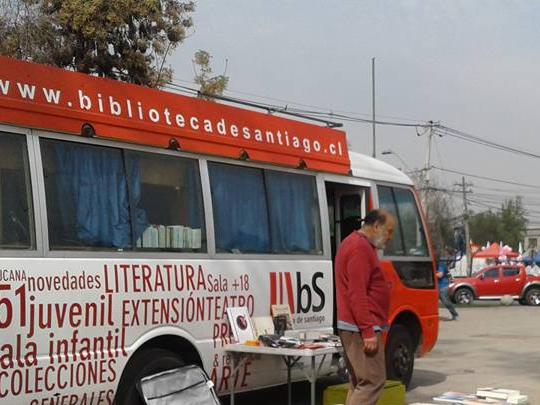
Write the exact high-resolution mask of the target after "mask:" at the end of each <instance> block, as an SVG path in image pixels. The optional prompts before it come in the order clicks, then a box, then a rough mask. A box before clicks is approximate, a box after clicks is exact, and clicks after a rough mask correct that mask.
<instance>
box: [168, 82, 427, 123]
mask: <svg viewBox="0 0 540 405" xmlns="http://www.w3.org/2000/svg"><path fill="white" fill-rule="evenodd" d="M164 87H165V88H168V89H173V90H177V91H183V92H187V93H188V94H190V95H199V94H200V92H199V90H197V89H194V88H192V87H188V86H183V85H180V84H176V83H174V82H168V83H167V84H166V85H165V86H164ZM210 97H213V98H216V99H219V100H223V101H229V102H232V103H238V104H243V105H248V106H251V107H255V108H261V109H266V110H268V111H272V112H276V113H281V114H289V115H295V116H301V117H303V118H308V119H312V120H316V121H324V122H328V121H327V120H325V118H327V119H328V120H335V119H338V120H340V121H347V122H359V123H364V124H373V123H375V124H377V125H387V126H396V127H409V128H431V127H433V125H434V124H433V123H429V122H428V123H423V122H420V121H419V122H418V123H415V124H412V123H406V122H400V121H383V120H372V119H367V118H361V117H358V116H354V115H348V114H341V113H334V112H332V111H329V112H325V111H316V110H305V109H301V108H294V107H289V106H288V105H285V106H279V105H275V104H268V103H261V102H255V101H252V100H247V99H242V98H237V97H227V96H214V95H211V96H210ZM316 108H317V107H316Z"/></svg>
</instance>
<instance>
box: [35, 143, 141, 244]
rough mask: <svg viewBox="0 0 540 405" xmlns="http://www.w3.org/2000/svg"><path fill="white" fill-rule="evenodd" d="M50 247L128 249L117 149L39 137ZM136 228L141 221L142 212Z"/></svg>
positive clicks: (125, 193) (124, 182)
mask: <svg viewBox="0 0 540 405" xmlns="http://www.w3.org/2000/svg"><path fill="white" fill-rule="evenodd" d="M40 143H41V154H42V157H43V175H44V178H45V195H46V201H47V217H48V226H49V245H50V247H51V249H89V248H94V249H96V248H97V249H119V250H121V249H127V248H130V247H131V246H132V240H133V236H132V233H131V232H132V230H131V226H132V222H131V217H130V210H129V195H128V184H127V179H126V174H125V171H124V164H123V161H122V152H121V150H120V149H116V148H108V147H102V146H94V145H87V144H79V143H73V142H64V141H56V140H51V139H41V140H40ZM136 226H137V229H138V230H137V232H138V233H142V231H143V230H144V228H145V226H146V219H145V218H144V215H142V213H141V215H140V217H139V218H138V222H137V223H136Z"/></svg>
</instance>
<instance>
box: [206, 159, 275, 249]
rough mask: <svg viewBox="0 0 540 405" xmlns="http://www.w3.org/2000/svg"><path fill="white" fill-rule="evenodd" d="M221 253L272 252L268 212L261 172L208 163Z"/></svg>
mask: <svg viewBox="0 0 540 405" xmlns="http://www.w3.org/2000/svg"><path fill="white" fill-rule="evenodd" d="M208 167H209V171H210V183H211V188H212V206H213V207H214V226H215V229H216V249H217V250H218V251H220V252H233V253H235V252H237V253H241V252H246V253H247V252H251V253H269V252H270V237H269V229H268V214H267V212H268V210H267V206H266V196H265V191H264V182H263V173H262V170H260V169H252V168H248V167H238V166H231V165H223V164H216V163H211V164H209V166H208Z"/></svg>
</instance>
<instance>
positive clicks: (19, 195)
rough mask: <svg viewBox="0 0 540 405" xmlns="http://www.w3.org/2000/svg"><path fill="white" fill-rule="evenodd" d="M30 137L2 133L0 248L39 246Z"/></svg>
mask: <svg viewBox="0 0 540 405" xmlns="http://www.w3.org/2000/svg"><path fill="white" fill-rule="evenodd" d="M33 215H34V214H33V206H32V192H31V186H30V175H29V164H28V153H27V149H26V139H25V137H24V136H22V135H16V134H7V133H4V132H2V133H0V249H32V248H35V238H34V223H33Z"/></svg>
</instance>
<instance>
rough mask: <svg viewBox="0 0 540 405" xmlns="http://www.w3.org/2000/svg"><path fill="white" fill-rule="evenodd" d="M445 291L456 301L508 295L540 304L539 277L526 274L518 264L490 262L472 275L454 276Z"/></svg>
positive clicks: (464, 301) (532, 303) (521, 301)
mask: <svg viewBox="0 0 540 405" xmlns="http://www.w3.org/2000/svg"><path fill="white" fill-rule="evenodd" d="M448 295H449V296H450V299H452V301H453V302H455V303H457V304H471V303H472V302H473V301H474V300H484V299H488V300H489V299H500V298H501V297H502V296H504V295H510V296H512V297H513V298H514V299H517V300H518V301H519V303H520V304H522V305H540V277H535V276H531V275H527V273H526V272H525V267H524V266H521V265H497V266H491V267H486V268H485V269H482V270H480V271H479V272H478V273H477V274H476V275H475V276H474V277H462V278H456V279H454V281H453V282H452V284H450V287H449V288H448Z"/></svg>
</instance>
